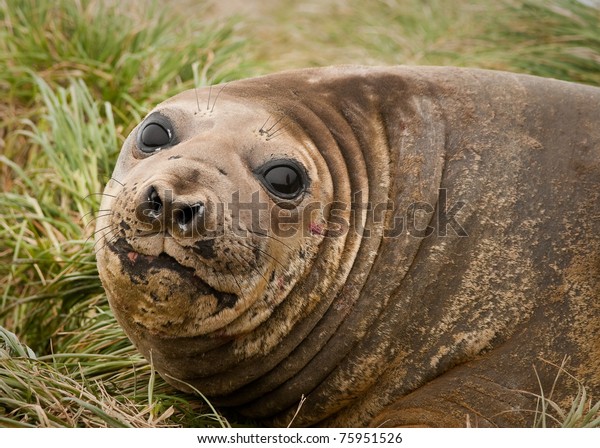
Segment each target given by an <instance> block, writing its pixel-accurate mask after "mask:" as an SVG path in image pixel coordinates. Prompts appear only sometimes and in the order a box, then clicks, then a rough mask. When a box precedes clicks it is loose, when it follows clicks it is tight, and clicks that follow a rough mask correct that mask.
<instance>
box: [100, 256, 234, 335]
mask: <svg viewBox="0 0 600 448" xmlns="http://www.w3.org/2000/svg"><path fill="white" fill-rule="evenodd" d="M106 259H107V268H108V269H103V272H102V274H101V276H102V281H103V284H104V286H105V288H106V290H107V292H108V296H109V301H110V304H111V306H112V308H113V310H114V312H115V316H116V317H117V320H118V321H119V323H120V324H121V325H122V326H123V327H124V328H125V331H126V333H127V334H128V336H129V337H130V338H131V339H133V341H134V342H135V343H136V344H137V343H139V342H140V339H143V338H144V337H145V336H153V337H159V338H165V339H171V338H178V337H195V336H199V335H202V334H207V333H209V332H212V331H214V330H216V329H217V328H219V320H220V319H219V316H220V315H222V314H224V312H225V314H227V312H228V311H229V312H235V307H236V304H237V303H238V296H236V295H235V294H229V293H223V292H220V291H216V290H215V289H213V288H212V287H210V286H209V285H208V284H206V283H205V282H203V281H202V280H201V279H200V278H198V277H197V276H196V275H195V274H194V271H193V269H190V268H186V267H184V266H182V265H180V264H179V263H178V262H177V261H176V260H175V259H174V258H172V257H170V256H168V255H166V254H161V255H159V256H157V257H155V256H147V255H142V254H139V253H137V252H123V253H120V252H112V253H110V254H107V255H106Z"/></svg>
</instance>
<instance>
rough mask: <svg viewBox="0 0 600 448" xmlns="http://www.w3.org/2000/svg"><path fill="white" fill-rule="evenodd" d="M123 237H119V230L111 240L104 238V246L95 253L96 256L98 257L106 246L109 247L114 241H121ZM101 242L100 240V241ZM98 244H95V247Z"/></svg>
mask: <svg viewBox="0 0 600 448" xmlns="http://www.w3.org/2000/svg"><path fill="white" fill-rule="evenodd" d="M120 236H121V235H119V232H118V231H117V230H115V234H114V235H113V236H111V237H110V240H107V239H106V236H104V245H103V246H101V247H99V248H98V250H95V251H94V255H98V252H100V251H101V250H102V249H104V248H105V247H106V246H108V245H109V244H111V243H112V242H113V241H116V240H117V239H119V237H120ZM98 241H100V240H98ZM95 245H96V244H94V246H95Z"/></svg>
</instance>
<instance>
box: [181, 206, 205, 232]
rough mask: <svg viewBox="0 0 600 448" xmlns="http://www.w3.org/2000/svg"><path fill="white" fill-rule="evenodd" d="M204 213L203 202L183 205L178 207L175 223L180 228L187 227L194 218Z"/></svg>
mask: <svg viewBox="0 0 600 448" xmlns="http://www.w3.org/2000/svg"><path fill="white" fill-rule="evenodd" d="M203 214H204V204H202V203H201V202H198V203H197V204H194V205H184V206H183V207H181V208H180V209H179V213H178V214H177V224H178V225H179V227H180V228H181V229H182V230H185V229H186V228H187V225H188V224H189V223H191V222H192V221H193V220H194V219H195V218H197V217H201V216H202V215H203Z"/></svg>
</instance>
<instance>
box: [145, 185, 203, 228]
mask: <svg viewBox="0 0 600 448" xmlns="http://www.w3.org/2000/svg"><path fill="white" fill-rule="evenodd" d="M205 213H206V207H205V205H204V202H203V201H200V200H198V201H194V202H193V203H187V202H182V201H177V200H175V199H174V197H173V191H172V190H170V189H162V190H161V189H160V188H158V187H156V186H154V185H151V186H150V187H148V189H147V190H146V191H145V192H143V193H142V194H141V195H140V197H139V200H138V206H137V207H136V217H137V219H138V220H139V221H140V222H141V223H142V224H143V225H144V226H148V227H147V228H144V230H146V231H152V232H168V233H170V234H171V235H173V236H179V237H193V236H194V235H195V236H199V235H200V234H202V233H203V231H204V228H205V226H204V220H205Z"/></svg>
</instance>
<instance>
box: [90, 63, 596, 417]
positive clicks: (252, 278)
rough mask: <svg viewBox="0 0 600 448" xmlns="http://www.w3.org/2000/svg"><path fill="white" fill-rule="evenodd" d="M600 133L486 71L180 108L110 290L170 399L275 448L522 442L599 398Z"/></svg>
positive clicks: (144, 140)
mask: <svg viewBox="0 0 600 448" xmlns="http://www.w3.org/2000/svg"><path fill="white" fill-rule="evenodd" d="M599 123H600V89H598V88H594V87H590V86H583V85H577V84H574V83H567V82H562V81H557V80H552V79H543V78H539V77H533V76H526V75H517V74H511V73H504V72H494V71H485V70H477V69H461V68H449V67H354V66H349V67H345V66H344V67H331V68H318V69H305V70H296V71H288V72H283V73H279V74H273V75H268V76H264V77H258V78H254V79H247V80H241V81H235V82H231V83H229V84H226V85H225V86H216V87H213V88H207V89H201V90H190V91H186V92H183V93H181V94H179V95H177V96H175V97H173V98H171V99H169V100H167V101H165V102H164V103H162V104H160V105H159V106H157V107H156V108H155V109H154V110H153V111H151V112H150V113H149V115H148V116H147V117H146V118H145V119H144V120H143V121H142V123H141V124H139V125H138V126H137V127H136V128H135V129H134V130H133V131H132V133H131V135H130V136H129V137H128V138H127V140H126V141H125V143H124V146H123V149H122V151H121V153H120V157H119V159H118V161H117V165H116V168H115V171H114V174H113V179H112V180H111V181H110V182H109V183H108V185H107V187H106V190H105V195H104V199H103V203H102V209H105V210H109V212H108V213H104V216H103V217H100V219H98V226H97V232H96V238H97V242H96V244H97V246H96V248H97V260H98V269H99V273H100V278H101V279H102V282H103V285H104V288H105V289H106V293H107V295H108V298H109V300H110V304H111V306H112V309H113V310H114V313H115V315H116V318H117V319H118V322H119V323H120V324H121V325H122V326H123V328H124V329H125V331H126V333H127V335H128V336H129V337H130V338H131V340H132V341H133V342H134V343H135V345H136V346H137V348H138V349H139V350H140V351H141V353H143V355H144V356H145V357H146V358H148V359H149V360H151V362H152V363H153V364H154V366H155V367H156V369H157V370H158V372H160V374H161V375H162V376H163V377H164V378H165V379H166V380H167V381H169V382H170V383H171V384H173V385H174V386H176V387H177V388H180V389H182V390H185V391H192V390H199V391H201V392H202V393H203V394H205V395H206V396H208V397H209V398H210V399H211V401H212V402H213V404H215V405H217V406H220V407H221V408H222V409H225V408H234V409H235V410H237V412H239V413H241V414H242V415H247V416H251V417H252V418H255V419H263V421H264V422H265V424H268V425H287V424H289V423H290V422H291V421H292V416H293V415H294V414H295V413H296V411H298V403H299V401H300V400H301V398H302V397H305V400H304V402H303V404H302V406H301V407H300V409H299V411H298V413H297V415H296V416H295V419H294V420H293V422H292V424H293V425H298V426H304V425H323V426H365V425H372V426H382V425H398V426H412V425H419V426H434V427H435V426H444V427H452V426H465V425H466V424H467V419H468V421H470V422H471V424H472V425H477V426H528V425H531V424H532V421H533V420H534V417H535V415H536V412H535V410H536V400H537V396H540V395H544V396H545V397H550V398H551V399H552V400H554V401H555V402H557V403H563V402H568V400H569V399H571V398H572V397H573V396H574V395H575V394H576V392H577V387H578V384H577V381H582V382H583V383H584V384H585V385H586V387H587V390H588V393H590V394H593V395H594V396H595V397H598V394H599V393H600V339H599V338H598V337H597V335H598V334H600V188H599V186H600V126H599ZM572 378H576V379H577V381H575V380H574V379H572Z"/></svg>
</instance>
